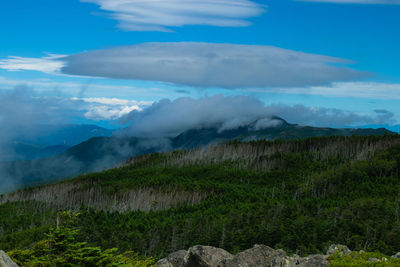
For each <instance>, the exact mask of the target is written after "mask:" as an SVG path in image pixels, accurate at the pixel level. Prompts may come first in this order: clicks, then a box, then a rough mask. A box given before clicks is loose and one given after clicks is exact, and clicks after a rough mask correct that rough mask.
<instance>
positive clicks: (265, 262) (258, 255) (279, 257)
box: [218, 245, 287, 267]
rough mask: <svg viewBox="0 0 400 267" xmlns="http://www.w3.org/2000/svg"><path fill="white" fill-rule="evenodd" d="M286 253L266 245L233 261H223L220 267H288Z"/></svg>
mask: <svg viewBox="0 0 400 267" xmlns="http://www.w3.org/2000/svg"><path fill="white" fill-rule="evenodd" d="M286 264H287V259H286V252H285V251H283V250H275V249H273V248H270V247H268V246H264V245H255V246H254V247H253V248H251V249H248V250H245V251H243V252H240V253H239V254H237V255H236V256H235V257H233V258H232V259H223V260H222V261H220V263H219V264H218V267H236V266H237V267H239V266H240V267H255V266H286Z"/></svg>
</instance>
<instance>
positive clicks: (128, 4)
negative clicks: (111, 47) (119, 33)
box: [81, 0, 265, 31]
mask: <svg viewBox="0 0 400 267" xmlns="http://www.w3.org/2000/svg"><path fill="white" fill-rule="evenodd" d="M81 1H82V2H89V3H95V4H98V5H99V6H100V8H101V9H102V10H105V11H109V12H112V13H111V16H112V18H114V19H116V20H118V21H119V27H120V28H121V29H124V30H127V31H170V28H171V27H179V26H184V25H211V26H223V27H237V26H247V25H249V24H250V23H249V22H248V21H247V20H246V19H248V18H251V17H256V16H259V15H261V14H262V13H264V12H265V6H263V5H260V4H257V3H256V2H254V1H250V0H81Z"/></svg>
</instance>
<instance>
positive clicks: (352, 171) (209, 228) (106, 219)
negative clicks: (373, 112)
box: [0, 135, 400, 257]
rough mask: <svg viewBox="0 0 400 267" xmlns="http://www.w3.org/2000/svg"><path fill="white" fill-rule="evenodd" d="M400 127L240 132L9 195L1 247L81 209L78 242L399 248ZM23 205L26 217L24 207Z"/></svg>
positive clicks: (149, 251) (162, 248)
mask: <svg viewBox="0 0 400 267" xmlns="http://www.w3.org/2000/svg"><path fill="white" fill-rule="evenodd" d="M399 178H400V137H399V136H397V135H393V136H382V137H373V136H365V137H328V138H311V139H305V140H293V141H282V140H280V141H273V142H271V141H255V142H244V143H243V142H239V141H234V142H230V143H227V144H221V145H217V146H210V147H207V148H197V149H193V150H179V151H173V152H169V153H153V154H148V155H143V156H139V157H134V158H131V159H129V160H128V161H127V162H126V163H125V165H124V166H121V167H119V168H116V169H111V170H107V171H104V172H100V173H91V174H87V175H83V176H79V177H76V178H75V179H72V180H68V181H64V182H60V183H57V184H54V185H47V186H42V187H37V188H31V189H26V190H20V191H17V192H14V193H12V194H9V195H4V196H2V197H0V203H1V205H0V213H1V214H2V216H1V218H0V247H1V248H3V249H5V250H12V249H13V248H26V247H28V246H29V245H30V244H31V243H32V242H34V241H38V240H40V237H41V236H42V234H43V233H45V232H46V231H47V230H48V228H49V227H50V226H51V225H54V224H55V220H56V214H57V211H58V210H59V209H69V210H74V211H78V210H79V211H81V212H82V216H81V219H80V222H79V225H80V234H79V240H82V241H85V242H88V244H90V245H96V246H101V247H103V248H109V247H117V248H119V249H120V251H126V250H134V251H138V252H140V253H142V254H143V255H147V256H148V255H151V256H155V257H162V256H166V255H167V254H168V253H170V252H173V251H177V250H179V249H188V248H189V247H191V246H194V245H198V244H202V245H211V246H215V247H220V248H223V249H225V250H227V251H229V252H230V253H237V252H240V251H243V250H245V249H248V248H251V247H253V245H254V244H268V245H269V246H271V247H274V248H276V249H278V248H279V249H285V250H286V251H288V252H289V253H297V254H299V255H308V254H315V253H321V252H322V253H324V252H325V251H326V249H327V248H328V247H329V246H330V245H331V244H337V243H339V244H345V245H347V246H349V248H350V249H352V250H366V251H379V252H381V253H385V254H386V255H393V254H395V253H397V252H398V251H399V250H400V243H399V240H400V228H399V225H400V216H399V214H400V208H399V207H400V206H399V203H400V198H399V195H400V179H399ZM16 214H18V216H16Z"/></svg>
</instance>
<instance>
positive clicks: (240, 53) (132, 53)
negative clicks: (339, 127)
mask: <svg viewBox="0 0 400 267" xmlns="http://www.w3.org/2000/svg"><path fill="white" fill-rule="evenodd" d="M63 60H65V67H63V68H62V72H63V73H65V74H70V75H82V76H92V77H107V78H114V79H131V80H147V81H160V82H168V83H173V84H180V85H187V86H194V87H221V88H250V87H279V86H282V87H290V86H299V87H302V86H313V85H326V84H329V83H331V82H335V81H347V80H355V79H360V78H363V77H366V76H368V75H369V74H368V73H365V72H360V71H357V70H354V69H351V68H348V67H345V66H344V65H345V64H348V63H350V62H349V61H348V60H344V59H340V58H334V57H329V56H323V55H315V54H307V53H302V52H296V51H292V50H286V49H282V48H278V47H273V46H258V45H236V44H212V43H185V42H183V43H145V44H140V45H133V46H124V47H115V48H110V49H104V50H97V51H90V52H84V53H80V54H76V55H72V56H68V57H65V58H63Z"/></svg>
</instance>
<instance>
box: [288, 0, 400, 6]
mask: <svg viewBox="0 0 400 267" xmlns="http://www.w3.org/2000/svg"><path fill="white" fill-rule="evenodd" d="M295 1H297V2H320V3H337V4H373V5H400V0H295Z"/></svg>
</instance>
